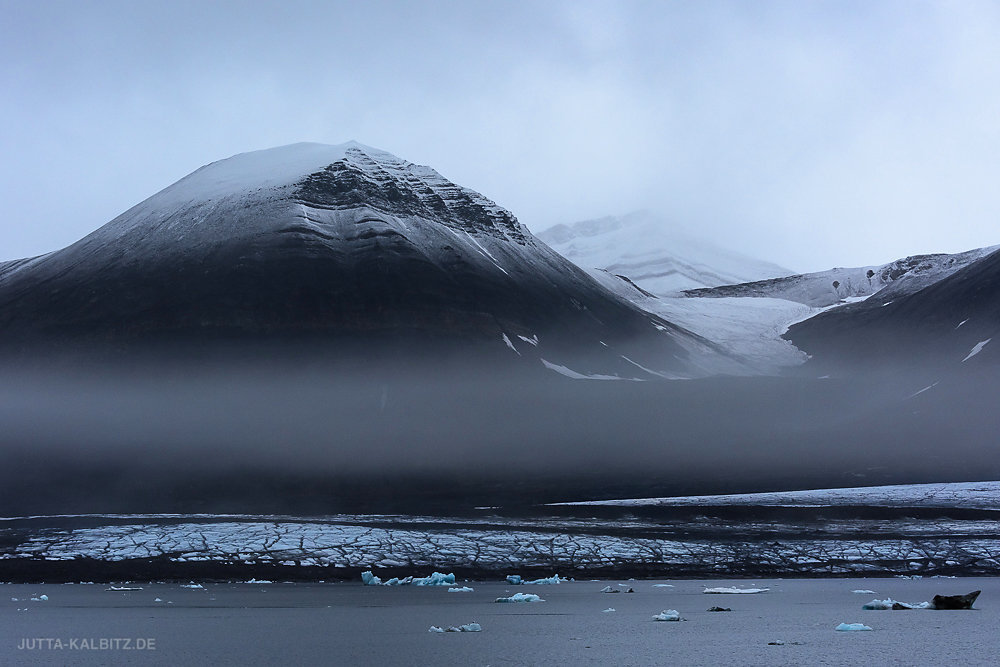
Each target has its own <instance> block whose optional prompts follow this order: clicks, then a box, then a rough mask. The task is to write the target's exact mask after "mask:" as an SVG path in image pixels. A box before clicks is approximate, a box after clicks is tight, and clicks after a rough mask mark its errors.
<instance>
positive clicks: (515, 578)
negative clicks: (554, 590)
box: [507, 574, 567, 586]
mask: <svg viewBox="0 0 1000 667" xmlns="http://www.w3.org/2000/svg"><path fill="white" fill-rule="evenodd" d="M564 581H567V580H566V579H561V578H560V577H559V575H558V574H554V575H552V576H551V577H545V578H543V579H535V580H534V581H525V580H524V579H522V578H521V575H519V574H508V575H507V583H508V584H513V585H514V586H518V585H521V584H524V585H525V586H538V585H541V584H561V583H562V582H564Z"/></svg>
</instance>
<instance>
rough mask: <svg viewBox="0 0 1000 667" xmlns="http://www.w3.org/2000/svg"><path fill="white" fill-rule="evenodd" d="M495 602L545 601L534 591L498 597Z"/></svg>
mask: <svg viewBox="0 0 1000 667" xmlns="http://www.w3.org/2000/svg"><path fill="white" fill-rule="evenodd" d="M494 602H545V600H543V599H542V598H540V597H539V596H537V595H535V594H534V593H515V594H514V595H511V596H510V597H509V598H497V599H496V600H494Z"/></svg>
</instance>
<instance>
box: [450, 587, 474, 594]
mask: <svg viewBox="0 0 1000 667" xmlns="http://www.w3.org/2000/svg"><path fill="white" fill-rule="evenodd" d="M473 590H475V589H472V588H469V587H468V586H462V587H461V588H449V589H448V592H449V593H471V592H472V591H473Z"/></svg>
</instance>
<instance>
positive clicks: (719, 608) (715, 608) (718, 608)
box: [708, 607, 732, 611]
mask: <svg viewBox="0 0 1000 667" xmlns="http://www.w3.org/2000/svg"><path fill="white" fill-rule="evenodd" d="M708 610H709V611H732V609H730V608H729V607H709V608H708Z"/></svg>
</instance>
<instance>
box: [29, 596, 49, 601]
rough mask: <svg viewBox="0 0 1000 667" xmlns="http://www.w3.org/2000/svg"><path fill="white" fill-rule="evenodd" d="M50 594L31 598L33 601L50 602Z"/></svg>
mask: <svg viewBox="0 0 1000 667" xmlns="http://www.w3.org/2000/svg"><path fill="white" fill-rule="evenodd" d="M48 599H49V596H48V595H39V596H38V597H33V598H31V601H32V602H48Z"/></svg>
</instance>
